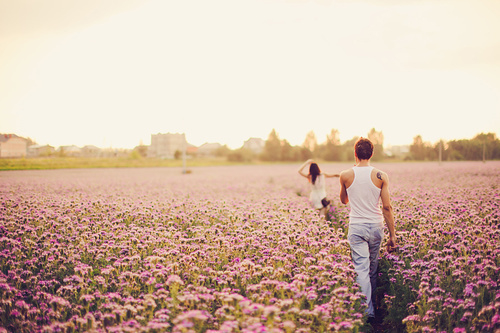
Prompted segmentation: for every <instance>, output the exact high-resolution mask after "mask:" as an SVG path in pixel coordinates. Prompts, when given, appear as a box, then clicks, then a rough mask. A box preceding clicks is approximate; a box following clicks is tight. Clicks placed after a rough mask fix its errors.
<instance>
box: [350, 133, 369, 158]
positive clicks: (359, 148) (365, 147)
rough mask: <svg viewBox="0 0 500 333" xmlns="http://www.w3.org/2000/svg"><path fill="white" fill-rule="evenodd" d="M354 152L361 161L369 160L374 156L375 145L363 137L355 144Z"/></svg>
mask: <svg viewBox="0 0 500 333" xmlns="http://www.w3.org/2000/svg"><path fill="white" fill-rule="evenodd" d="M354 151H355V152H356V156H357V157H358V158H359V159H360V160H369V159H370V158H371V157H372V155H373V143H372V142H371V141H370V140H368V139H366V138H363V137H361V138H359V139H358V140H357V141H356V143H355V144H354Z"/></svg>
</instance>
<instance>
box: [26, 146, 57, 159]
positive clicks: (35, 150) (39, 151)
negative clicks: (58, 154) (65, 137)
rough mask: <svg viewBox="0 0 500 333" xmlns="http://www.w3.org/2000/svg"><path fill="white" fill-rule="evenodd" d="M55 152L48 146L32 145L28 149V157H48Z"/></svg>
mask: <svg viewBox="0 0 500 333" xmlns="http://www.w3.org/2000/svg"><path fill="white" fill-rule="evenodd" d="M55 151H56V150H55V148H54V147H52V146H50V145H32V146H29V147H28V157H40V156H50V155H52V154H54V153H55Z"/></svg>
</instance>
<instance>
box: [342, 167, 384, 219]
mask: <svg viewBox="0 0 500 333" xmlns="http://www.w3.org/2000/svg"><path fill="white" fill-rule="evenodd" d="M352 170H353V173H354V178H353V179H352V181H351V182H350V183H351V184H350V186H349V187H348V188H347V195H348V197H349V202H350V204H351V209H350V214H349V220H350V221H349V223H350V224H354V223H381V222H383V220H384V217H383V215H382V211H381V210H380V192H381V186H380V187H379V186H377V185H378V183H379V182H377V180H378V181H381V180H380V179H378V178H376V174H377V171H376V170H375V168H373V167H372V166H363V167H354V168H352ZM372 176H375V178H374V177H372Z"/></svg>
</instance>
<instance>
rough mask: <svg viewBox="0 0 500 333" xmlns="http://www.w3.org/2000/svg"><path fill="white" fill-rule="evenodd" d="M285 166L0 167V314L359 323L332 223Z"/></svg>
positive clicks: (20, 324) (225, 327) (116, 328)
mask: <svg viewBox="0 0 500 333" xmlns="http://www.w3.org/2000/svg"><path fill="white" fill-rule="evenodd" d="M292 169H293V168H292V167H291V166H268V167H227V168H224V167H220V168H197V169H195V171H194V172H193V173H191V174H187V175H183V174H182V173H181V172H180V171H179V170H178V169H167V168H158V169H117V170H113V169H101V170H59V171H26V172H8V173H2V175H1V177H2V187H1V188H0V195H1V197H2V201H1V203H0V299H1V301H0V302H1V303H0V327H3V328H4V329H6V330H7V331H12V332H83V331H89V330H92V331H96V332H136V331H148V332H165V331H169V332H313V331H345V332H350V331H356V330H358V329H359V328H360V327H361V326H363V324H364V316H363V313H364V309H365V305H364V304H363V295H362V294H361V293H360V291H359V288H358V286H357V284H356V283H355V273H354V271H353V268H352V264H351V261H350V257H349V247H348V244H347V242H346V240H345V234H344V230H343V229H342V228H337V227H336V226H334V225H329V224H327V223H325V222H323V221H322V220H321V219H320V218H319V216H318V214H317V213H316V212H315V211H313V210H311V209H310V208H309V206H308V203H307V201H305V200H304V198H302V197H300V196H297V195H296V193H297V191H300V190H302V189H301V186H303V185H302V179H298V178H294V176H295V175H296V173H295V172H293V171H292ZM299 182H300V184H299ZM331 186H334V185H333V184H332V185H331ZM336 214H337V216H341V214H340V213H336ZM0 330H1V329H0Z"/></svg>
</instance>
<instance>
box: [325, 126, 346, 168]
mask: <svg viewBox="0 0 500 333" xmlns="http://www.w3.org/2000/svg"><path fill="white" fill-rule="evenodd" d="M322 156H323V158H324V159H325V160H326V161H341V160H342V147H341V145H340V137H339V131H338V130H336V129H332V130H331V132H330V134H328V135H327V136H326V142H325V145H324V151H323V154H322Z"/></svg>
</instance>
